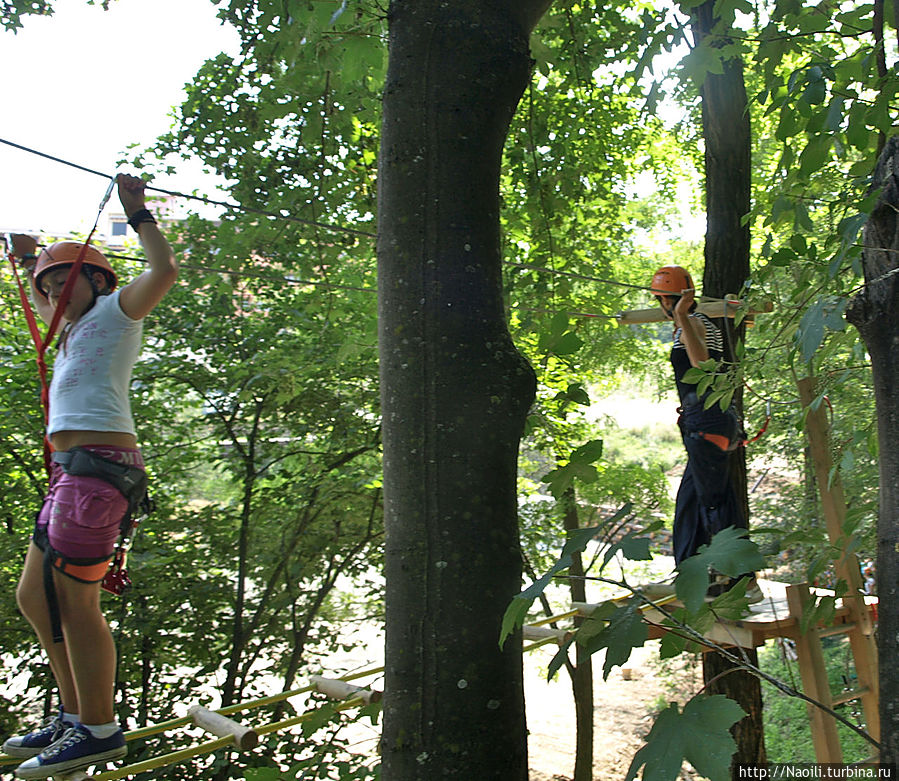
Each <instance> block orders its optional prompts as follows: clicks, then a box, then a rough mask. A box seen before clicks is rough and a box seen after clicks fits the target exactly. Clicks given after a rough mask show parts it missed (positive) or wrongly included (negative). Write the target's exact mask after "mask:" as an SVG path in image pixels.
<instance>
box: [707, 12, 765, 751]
mask: <svg viewBox="0 0 899 781" xmlns="http://www.w3.org/2000/svg"><path fill="white" fill-rule="evenodd" d="M713 9H714V2H706V3H704V4H702V5H700V6H698V7H697V8H695V9H694V10H693V18H692V20H691V22H692V26H693V31H694V34H695V37H696V42H697V45H698V44H699V43H700V42H701V41H702V40H703V39H704V38H705V37H706V36H707V35H709V33H711V32H712V29H713V28H715V27H716V25H717V24H718V22H719V20H718V19H717V18H716V17H715V15H714V12H713ZM716 32H719V33H720V32H721V30H717V29H716ZM724 32H725V33H726V32H727V31H726V30H725V31H724ZM719 40H720V45H724V43H726V38H724V37H722V38H720V39H719ZM713 45H714V44H713ZM722 66H723V72H722V73H721V74H713V73H709V74H708V75H707V76H706V77H705V81H704V82H703V84H702V87H701V95H702V129H703V138H704V139H705V199H706V237H705V269H704V273H703V280H702V292H703V293H704V294H705V295H709V296H716V297H719V298H720V297H723V296H724V295H726V294H728V293H738V292H739V291H740V289H741V288H742V286H743V283H744V282H745V281H746V279H747V277H748V276H749V250H750V243H749V242H750V239H749V225H748V223H744V221H743V218H744V216H745V215H746V214H748V213H749V209H750V186H751V170H750V158H751V154H750V150H751V130H750V126H749V110H748V104H747V100H746V87H745V84H744V81H743V63H742V62H741V61H740V60H739V59H729V60H725V61H724V62H723V63H722ZM716 322H717V324H718V326H719V327H720V328H722V329H723V331H724V333H725V334H731V336H730V338H728V339H727V340H726V342H725V349H726V352H727V359H728V360H731V361H732V360H734V359H735V356H734V352H733V350H734V340H735V339H736V338H742V329H740V331H739V332H738V333H736V334H734V333H733V331H731V330H729V329H730V328H731V326H732V321H731V322H728V321H727V320H726V319H723V318H722V319H721V320H717V321H716ZM734 400H735V403H736V405H737V408H738V411H740V412H741V413H742V393H741V392H740V390H739V389H738V392H737V394H736V395H735V397H734ZM730 472H731V480H732V481H733V483H734V486H735V488H736V490H737V496H738V498H739V499H740V501H741V503H742V505H743V511H744V519H746V520H747V521H748V518H749V500H748V491H747V479H746V455H745V452H744V451H743V450H742V449H741V450H738V451H736V452H735V453H733V454H732V455H731V457H730ZM746 653H747V654H748V656H749V659H750V661H751V662H752V663H753V664H756V665H757V664H758V653H757V652H756V651H755V649H747V650H746ZM702 658H703V680H704V681H705V683H706V684H707V686H708V692H709V694H724V695H725V696H727V697H730V698H731V699H732V700H735V701H736V702H737V703H739V704H740V706H741V707H742V708H743V710H745V711H746V713H747V714H748V715H747V717H746V718H744V719H742V720H741V721H739V722H737V723H736V724H735V725H734V726H733V728H732V730H731V732H732V734H733V736H734V740H735V741H736V743H737V751H736V753H735V754H734V757H733V762H734V763H740V762H745V763H754V762H765V757H766V754H765V731H764V722H763V719H762V689H761V684H760V682H759V680H758V679H757V678H756V677H755V676H753V675H751V674H750V673H747V672H745V671H742V670H737V669H734V667H733V664H732V663H731V662H729V661H728V660H727V659H725V658H724V657H723V656H720V655H719V654H717V653H715V652H709V653H706V654H703V657H702Z"/></svg>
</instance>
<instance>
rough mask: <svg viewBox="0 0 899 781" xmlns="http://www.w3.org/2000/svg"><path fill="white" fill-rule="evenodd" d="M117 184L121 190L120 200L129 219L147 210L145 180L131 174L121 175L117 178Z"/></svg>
mask: <svg viewBox="0 0 899 781" xmlns="http://www.w3.org/2000/svg"><path fill="white" fill-rule="evenodd" d="M116 184H117V185H118V190H119V200H120V201H121V202H122V208H123V209H124V210H125V214H126V215H128V218H129V219H130V218H131V216H132V215H134V214H136V213H137V212H139V211H141V210H142V209H146V208H147V204H146V196H145V195H144V190H145V188H146V184H145V183H144V181H143V179H139V178H138V177H136V176H131V175H129V174H119V175H118V176H117V177H116Z"/></svg>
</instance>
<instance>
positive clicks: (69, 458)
mask: <svg viewBox="0 0 899 781" xmlns="http://www.w3.org/2000/svg"><path fill="white" fill-rule="evenodd" d="M52 459H53V462H54V463H55V464H58V465H59V467H60V468H61V469H62V470H63V471H64V472H65V473H66V474H68V475H72V476H75V477H82V476H83V477H96V478H98V479H100V480H103V481H104V482H107V483H109V484H110V485H111V486H113V487H114V488H115V489H116V490H118V492H119V493H120V494H122V496H124V497H125V499H126V500H127V501H128V508H127V509H126V510H125V513H124V515H123V516H122V519H121V520H120V521H119V538H118V541H117V543H116V547H115V551H114V552H113V554H112V555H111V556H98V557H96V558H74V557H70V556H66V555H64V554H62V553H60V552H59V551H57V550H55V549H54V548H53V547H52V546H51V545H50V539H49V536H48V535H47V532H46V529H43V530H42V533H41V534H36V535H35V544H36V545H37V546H38V547H39V548H40V549H41V550H43V552H44V592H45V594H46V596H47V607H48V610H49V612H50V627H51V629H52V631H53V642H55V643H59V642H62V639H63V635H62V621H61V619H60V613H59V601H58V599H57V596H56V587H55V585H54V582H53V570H54V569H56V570H59V571H60V572H62V573H63V574H64V575H67V576H68V577H70V578H74V579H75V580H78V581H80V582H82V583H96V582H97V581H100V587H101V588H103V589H104V590H105V591H108V592H109V593H111V594H116V595H121V594H123V593H124V592H125V591H126V590H127V589H128V587H129V586H130V585H131V579H130V578H129V577H128V570H127V568H126V564H127V555H128V550H129V548H130V546H131V542H132V539H133V537H134V532H135V531H136V529H137V527H138V525H139V524H140V522H141V521H142V520H144V519H145V518H146V517H147V515H149V514H150V512H152V510H153V503H152V500H151V499H150V498H149V496H148V494H147V473H146V472H145V471H144V470H143V469H140V468H139V467H135V466H128V465H126V464H120V463H118V462H116V461H112V460H110V459H108V458H103V457H102V456H100V455H98V454H97V453H94V452H92V451H91V450H89V449H88V448H84V447H73V448H72V449H71V450H65V451H56V452H54V453H53V455H52Z"/></svg>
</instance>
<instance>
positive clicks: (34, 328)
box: [8, 225, 97, 474]
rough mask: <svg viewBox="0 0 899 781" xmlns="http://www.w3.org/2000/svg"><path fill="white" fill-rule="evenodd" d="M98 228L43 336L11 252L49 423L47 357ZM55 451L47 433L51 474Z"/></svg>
mask: <svg viewBox="0 0 899 781" xmlns="http://www.w3.org/2000/svg"><path fill="white" fill-rule="evenodd" d="M96 229H97V226H96V225H94V227H93V229H92V230H91V232H90V234H89V235H88V237H87V241H85V242H84V245H83V246H82V247H81V252H79V253H78V257H77V258H76V259H75V262H74V263H73V264H72V266H71V268H70V269H69V273H68V275H67V276H66V282H65V284H64V285H63V287H62V291H61V292H60V294H59V301H58V302H57V304H56V309H55V310H54V311H53V318H52V319H51V321H50V327H49V328H48V329H47V334H46V336H44V337H43V338H41V332H40V329H39V328H38V324H37V319H36V318H35V316H34V312H33V311H32V309H31V304H30V302H29V301H28V294H27V293H26V292H25V286H24V285H23V284H22V279H21V278H20V277H19V269H18V267H17V266H16V260H15V256H14V255H13V254H12V252H10V253H9V255H8V257H9V263H10V265H11V266H12V271H13V275H14V276H15V278H16V285H17V286H18V288H19V299H20V300H21V302H22V309H23V311H24V312H25V320H26V321H27V323H28V330H29V331H30V332H31V340H32V341H33V342H34V349H35V351H36V352H37V373H38V376H39V377H40V381H41V407H43V410H44V425H46V424H47V423H48V422H49V419H50V384H49V382H47V361H46V358H45V356H46V354H47V348H48V347H49V346H50V342H51V341H52V339H53V335H54V334H55V333H56V329H57V328H58V327H59V321H60V320H61V319H62V313H63V312H64V311H65V309H66V306H68V303H69V299H70V298H71V297H72V289H73V288H74V287H75V282H76V280H77V279H78V275H79V274H80V273H81V267H82V265H83V264H84V256H85V254H86V253H87V248H88V246H89V245H90V241H91V238H93V235H94V231H95V230H96ZM51 451H52V446H51V445H50V442H49V440H48V439H47V438H46V437H44V468H45V469H46V470H47V473H48V474H49V472H50V453H51Z"/></svg>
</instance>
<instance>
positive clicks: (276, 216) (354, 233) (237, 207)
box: [0, 138, 375, 238]
mask: <svg viewBox="0 0 899 781" xmlns="http://www.w3.org/2000/svg"><path fill="white" fill-rule="evenodd" d="M0 144H6V145H7V146H11V147H13V148H14V149H19V150H21V151H22V152H28V153H29V154H32V155H37V156H38V157H43V158H45V159H47V160H52V161H53V162H54V163H60V164H62V165H67V166H69V167H70V168H75V169H77V170H79V171H84V172H85V173H88V174H93V175H94V176H102V177H103V178H104V179H109V178H110V176H109V174H105V173H103V172H102V171H97V170H95V169H93V168H88V167H87V166H84V165H79V164H78V163H73V162H71V161H69V160H64V159H63V158H61V157H56V156H55V155H50V154H47V153H46V152H39V151H38V150H37V149H32V148H31V147H27V146H24V145H22V144H17V143H15V142H14V141H9V140H7V139H5V138H0ZM146 189H147V190H152V191H153V192H157V193H162V194H163V195H171V196H173V197H175V198H186V199H187V200H190V201H200V202H201V203H205V204H207V205H209V206H222V207H224V208H226V209H232V210H234V211H240V212H246V213H247V214H258V215H261V216H263V217H272V218H273V219H276V220H286V221H288V222H296V223H300V224H301V225H312V226H315V227H316V228H324V229H325V230H330V231H338V232H341V233H347V234H350V235H351V236H364V237H366V238H375V234H374V233H371V232H369V231H363V230H357V229H355V228H347V227H344V226H342V225H330V224H328V223H326V222H317V221H316V220H306V219H303V218H302V217H295V216H293V215H292V214H283V213H280V214H279V213H277V212H270V211H266V210H265V209H255V208H253V207H252V206H242V205H241V204H239V203H231V202H229V201H217V200H215V199H213V198H205V197H204V196H202V195H190V194H189V193H182V192H178V191H176V190H164V189H162V188H161V187H152V186H150V185H147V188H146Z"/></svg>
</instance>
